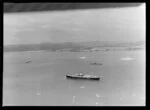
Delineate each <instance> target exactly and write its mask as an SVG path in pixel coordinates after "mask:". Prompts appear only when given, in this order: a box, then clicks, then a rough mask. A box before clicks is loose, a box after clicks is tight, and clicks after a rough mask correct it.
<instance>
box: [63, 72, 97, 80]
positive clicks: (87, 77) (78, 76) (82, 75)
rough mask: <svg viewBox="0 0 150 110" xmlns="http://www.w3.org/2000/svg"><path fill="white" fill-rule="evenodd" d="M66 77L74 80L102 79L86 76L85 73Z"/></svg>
mask: <svg viewBox="0 0 150 110" xmlns="http://www.w3.org/2000/svg"><path fill="white" fill-rule="evenodd" d="M66 77H67V78H72V79H88V80H100V77H98V76H93V75H84V74H83V73H79V74H78V73H76V74H67V75H66Z"/></svg>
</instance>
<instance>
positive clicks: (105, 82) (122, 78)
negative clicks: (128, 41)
mask: <svg viewBox="0 0 150 110" xmlns="http://www.w3.org/2000/svg"><path fill="white" fill-rule="evenodd" d="M27 61H30V62H27ZM93 62H98V63H101V64H102V65H90V63H93ZM3 63H4V66H3V106H9V105H11V106H13V105H19V106H20V105H23V106H25V105H28V106H30V105H32V106H126V105H127V106H135V105H137V106H141V105H145V98H146V97H145V80H146V78H145V50H138V51H99V52H50V51H26V52H4V61H3ZM79 72H83V73H84V74H91V73H92V74H93V75H96V76H99V77H100V78H101V79H100V80H99V81H91V80H73V79H66V77H65V75H66V74H69V73H70V74H71V73H79Z"/></svg>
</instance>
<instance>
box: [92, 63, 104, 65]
mask: <svg viewBox="0 0 150 110" xmlns="http://www.w3.org/2000/svg"><path fill="white" fill-rule="evenodd" d="M90 65H102V64H101V63H90Z"/></svg>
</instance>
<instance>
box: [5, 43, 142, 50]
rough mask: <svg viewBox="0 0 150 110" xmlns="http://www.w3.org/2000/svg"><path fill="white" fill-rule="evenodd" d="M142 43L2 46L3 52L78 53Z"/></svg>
mask: <svg viewBox="0 0 150 110" xmlns="http://www.w3.org/2000/svg"><path fill="white" fill-rule="evenodd" d="M144 44H145V42H144V41H138V42H124V43H118V42H107V41H92V42H78V43H73V42H64V43H41V44H29V45H6V46H4V52H15V51H37V50H47V51H56V50H62V49H69V50H70V51H79V50H80V49H82V50H83V49H92V48H96V47H133V46H141V45H144Z"/></svg>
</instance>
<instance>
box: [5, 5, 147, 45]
mask: <svg viewBox="0 0 150 110" xmlns="http://www.w3.org/2000/svg"><path fill="white" fill-rule="evenodd" d="M140 40H145V4H143V5H141V6H139V7H126V8H109V9H86V10H71V11H53V12H52V11H49V12H33V13H20V14H19V13H18V14H17V13H16V14H4V45H9V44H36V43H43V42H80V41H140Z"/></svg>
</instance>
